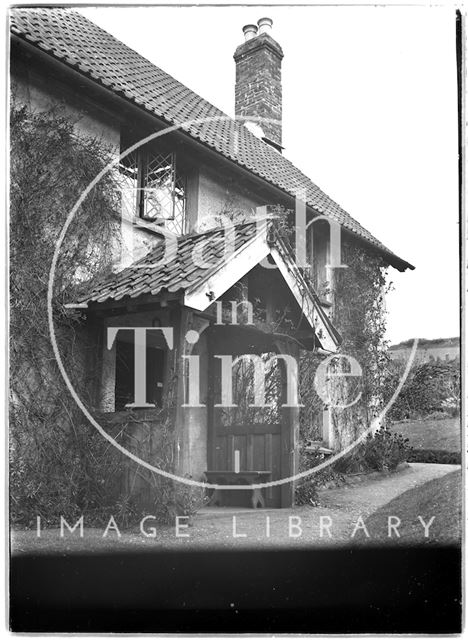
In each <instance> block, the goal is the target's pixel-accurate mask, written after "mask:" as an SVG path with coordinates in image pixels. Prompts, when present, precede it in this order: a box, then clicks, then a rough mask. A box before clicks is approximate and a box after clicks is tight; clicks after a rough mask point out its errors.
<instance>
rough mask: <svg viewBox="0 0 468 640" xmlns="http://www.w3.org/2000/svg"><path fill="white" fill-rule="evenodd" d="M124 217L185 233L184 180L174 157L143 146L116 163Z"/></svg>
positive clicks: (171, 153) (179, 233)
mask: <svg viewBox="0 0 468 640" xmlns="http://www.w3.org/2000/svg"><path fill="white" fill-rule="evenodd" d="M119 177H120V183H121V190H122V207H123V213H124V215H125V216H126V217H127V218H129V219H131V218H133V217H135V216H137V217H139V218H142V219H143V220H145V221H147V222H154V223H155V224H159V225H164V227H165V228H166V229H167V230H168V231H171V232H172V233H175V234H176V235H182V234H183V233H184V232H185V190H186V189H185V181H184V179H183V178H182V176H181V175H180V174H179V172H178V171H177V165H176V154H175V153H174V152H165V151H162V150H161V151H158V150H156V149H152V148H150V147H149V146H145V147H142V148H139V149H137V150H136V151H134V152H132V153H129V154H128V155H127V156H125V157H124V158H123V159H122V160H121V161H120V163H119Z"/></svg>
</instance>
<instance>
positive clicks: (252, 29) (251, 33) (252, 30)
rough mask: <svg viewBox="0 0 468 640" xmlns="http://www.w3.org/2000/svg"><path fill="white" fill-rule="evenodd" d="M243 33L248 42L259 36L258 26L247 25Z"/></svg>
mask: <svg viewBox="0 0 468 640" xmlns="http://www.w3.org/2000/svg"><path fill="white" fill-rule="evenodd" d="M242 31H243V32H244V38H245V41H246V42H247V41H248V40H252V38H255V36H256V35H257V31H258V27H257V25H256V24H246V25H245V27H242Z"/></svg>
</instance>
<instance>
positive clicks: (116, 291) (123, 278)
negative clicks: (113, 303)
mask: <svg viewBox="0 0 468 640" xmlns="http://www.w3.org/2000/svg"><path fill="white" fill-rule="evenodd" d="M256 229H257V227H256V224H255V223H252V222H249V223H245V224H241V225H236V227H235V236H234V237H235V246H234V249H235V250H236V251H237V250H238V249H239V248H240V247H241V246H243V245H245V244H246V243H247V242H249V240H254V239H255V236H256ZM164 250H165V243H163V242H161V243H160V244H158V245H157V246H156V247H155V248H154V249H153V250H152V251H150V252H149V253H148V254H147V255H146V256H145V257H144V258H141V259H140V260H138V261H137V262H135V263H134V264H132V265H131V266H130V267H127V268H126V269H123V270H122V271H120V272H119V273H116V274H111V275H109V276H108V277H107V278H106V279H105V280H103V281H102V282H98V283H96V284H95V285H94V287H93V288H92V289H91V290H90V291H87V293H86V294H85V295H84V296H83V297H81V298H79V299H78V300H77V302H78V304H83V303H84V304H89V303H93V302H95V303H96V302H97V303H100V302H106V301H108V300H122V299H123V298H126V297H128V298H138V297H139V296H142V295H145V294H149V295H157V294H158V293H161V292H162V291H163V290H164V291H168V292H169V293H176V292H178V291H185V290H186V289H188V288H192V287H195V286H197V285H198V284H200V283H202V282H204V281H205V280H207V279H208V278H209V277H210V275H211V274H212V272H213V270H214V269H216V268H217V267H218V266H219V265H221V264H222V263H223V262H224V259H225V235H224V229H223V228H216V229H210V230H209V231H206V232H205V233H198V234H192V235H186V236H181V237H179V238H178V245H177V252H176V254H175V256H174V258H173V259H171V260H168V261H167V263H166V264H164V265H163V266H161V267H157V268H155V265H157V264H158V263H160V262H162V261H163V258H164ZM197 250H202V259H203V261H204V262H205V263H206V264H210V265H216V266H214V267H213V268H212V267H209V268H206V267H205V268H204V267H203V266H199V265H198V264H196V261H194V260H193V258H192V256H193V252H194V251H197Z"/></svg>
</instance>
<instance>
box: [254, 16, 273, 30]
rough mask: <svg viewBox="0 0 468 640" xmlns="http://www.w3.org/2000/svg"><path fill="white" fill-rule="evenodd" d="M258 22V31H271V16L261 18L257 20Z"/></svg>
mask: <svg viewBox="0 0 468 640" xmlns="http://www.w3.org/2000/svg"><path fill="white" fill-rule="evenodd" d="M257 24H258V32H259V34H260V33H268V34H270V33H271V27H272V25H273V20H272V19H271V18H260V20H258V21H257Z"/></svg>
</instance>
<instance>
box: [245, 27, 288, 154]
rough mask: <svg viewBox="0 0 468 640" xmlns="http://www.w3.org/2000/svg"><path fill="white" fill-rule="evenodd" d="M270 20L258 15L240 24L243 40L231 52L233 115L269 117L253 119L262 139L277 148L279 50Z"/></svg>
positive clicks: (279, 147)
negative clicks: (273, 36) (233, 91)
mask: <svg viewBox="0 0 468 640" xmlns="http://www.w3.org/2000/svg"><path fill="white" fill-rule="evenodd" d="M272 24H273V20H271V18H260V20H259V21H258V22H257V25H258V26H257V25H252V24H248V25H246V26H245V27H244V28H243V32H244V37H245V42H243V43H242V44H241V45H240V46H238V47H237V49H236V51H235V53H234V60H235V62H236V105H235V112H236V116H247V117H249V116H254V117H257V118H270V119H272V121H271V122H264V121H254V122H256V124H258V125H259V126H260V127H261V128H262V129H263V132H264V134H265V141H266V142H269V143H270V144H271V145H272V146H273V147H275V148H276V149H278V150H279V151H281V149H282V146H281V117H282V91H281V60H282V59H283V50H282V49H281V47H280V45H279V44H278V43H277V42H276V40H274V39H273V38H272V37H271V35H270V33H271V26H272Z"/></svg>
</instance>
